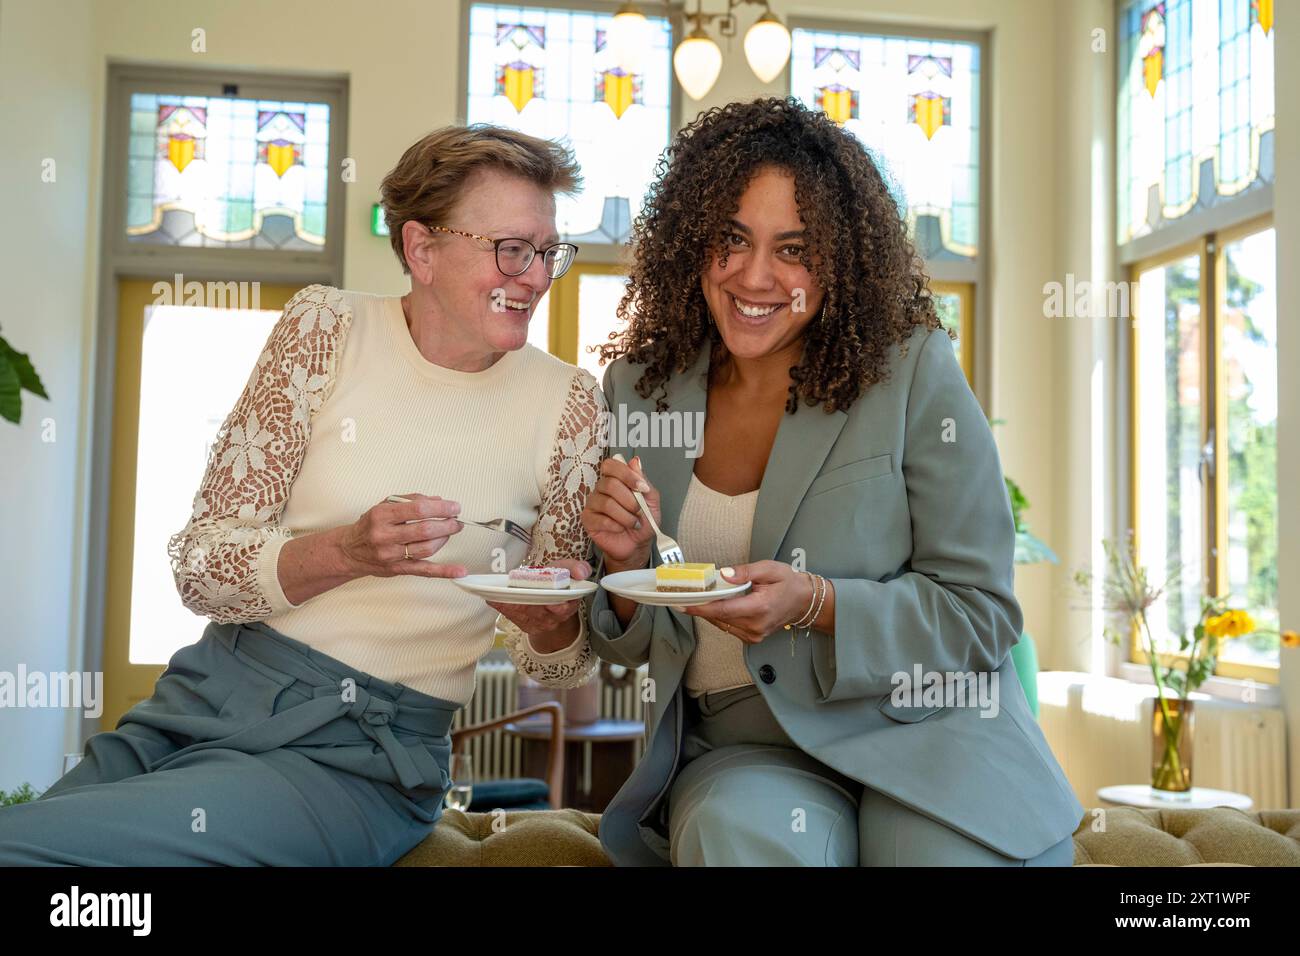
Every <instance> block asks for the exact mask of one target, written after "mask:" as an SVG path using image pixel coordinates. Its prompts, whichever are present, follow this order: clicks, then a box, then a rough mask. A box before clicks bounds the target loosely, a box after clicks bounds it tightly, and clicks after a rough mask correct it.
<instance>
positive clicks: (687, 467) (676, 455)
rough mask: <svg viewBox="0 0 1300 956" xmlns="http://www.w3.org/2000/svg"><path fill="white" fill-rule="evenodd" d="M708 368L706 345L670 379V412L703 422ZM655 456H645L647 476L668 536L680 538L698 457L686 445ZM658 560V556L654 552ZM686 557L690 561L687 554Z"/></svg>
mask: <svg viewBox="0 0 1300 956" xmlns="http://www.w3.org/2000/svg"><path fill="white" fill-rule="evenodd" d="M708 371H709V350H708V348H707V347H705V348H701V349H700V354H699V355H698V356H696V358H695V362H694V363H693V364H692V365H691V367H690V368H689V369H687V370H686V371H685V372H684V373H682V374H681V375H678V376H675V377H674V378H672V379H671V380H670V383H669V388H668V394H667V395H666V396H665V399H666V401H667V402H668V412H669V413H671V414H674V415H679V416H681V418H682V420H683V426H682V427H683V428H685V425H684V422H685V421H686V420H688V419H692V418H694V417H695V416H697V415H698V416H699V421H700V422H701V423H702V422H703V421H704V413H705V410H706V409H707V407H708V383H707V381H706V377H707V375H708ZM651 408H653V403H651ZM696 434H697V436H698V438H699V439H700V440H701V441H702V440H703V436H704V430H703V427H701V428H700V430H699V431H698V432H697V433H696ZM651 454H652V456H653V457H652V458H650V459H649V460H646V456H644V455H643V456H642V460H643V464H645V466H646V467H645V473H646V477H647V478H649V479H650V482H651V484H653V485H654V486H655V487H656V488H658V489H659V501H660V510H661V512H662V520H661V521H660V522H659V527H660V528H662V529H663V532H664V534H666V535H668V536H669V537H672V538H676V537H677V522H678V519H680V518H681V514H682V502H683V501H684V500H685V498H686V492H687V490H688V489H689V488H690V486H691V475H692V474H693V473H694V472H695V459H694V458H690V457H687V454H686V449H684V448H661V449H652V450H651ZM655 558H656V561H655V563H656V564H657V563H658V555H657V554H656V555H655ZM686 560H688V561H689V560H691V557H690V556H689V555H687V557H686Z"/></svg>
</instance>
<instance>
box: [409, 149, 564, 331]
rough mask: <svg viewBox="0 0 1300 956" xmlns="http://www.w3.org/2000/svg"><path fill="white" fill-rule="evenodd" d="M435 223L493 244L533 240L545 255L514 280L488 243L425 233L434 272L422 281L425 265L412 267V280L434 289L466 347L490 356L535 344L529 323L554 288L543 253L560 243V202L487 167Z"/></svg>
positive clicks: (441, 308)
mask: <svg viewBox="0 0 1300 956" xmlns="http://www.w3.org/2000/svg"><path fill="white" fill-rule="evenodd" d="M408 225H409V224H408ZM430 225H440V226H447V227H449V228H452V229H459V230H461V231H462V232H472V233H476V234H478V235H480V236H488V237H491V238H493V239H503V238H508V237H513V238H520V239H527V240H528V241H529V242H531V243H532V244H533V245H534V246H536V247H537V249H538V250H539V251H538V254H537V255H535V256H534V257H533V261H532V262H530V263H529V264H528V268H527V269H526V270H524V272H522V273H521V274H519V275H517V276H506V275H503V274H502V273H501V272H500V271H499V270H498V268H497V262H496V256H495V255H493V249H492V247H491V246H490V245H488V244H487V243H486V242H482V241H480V240H478V239H471V238H468V237H466V236H459V235H449V234H447V233H443V232H433V233H429V232H428V231H427V230H425V231H424V233H423V234H424V236H425V237H427V238H428V239H430V240H432V241H431V242H430V243H429V248H428V257H427V263H428V266H427V269H421V270H419V271H420V272H421V273H422V274H420V275H417V265H416V263H414V262H413V263H412V271H411V275H412V280H413V281H426V282H427V283H428V286H429V293H430V295H431V297H432V298H433V300H434V302H435V303H436V305H437V308H438V309H439V311H440V312H441V313H442V314H443V315H445V316H448V317H451V318H452V319H454V327H455V329H456V332H457V337H458V339H460V345H461V346H462V348H464V349H465V350H467V351H473V350H475V349H476V348H479V347H481V349H482V350H483V351H486V352H507V351H512V350H514V349H518V348H522V347H523V346H524V344H525V343H526V342H527V341H528V320H529V319H530V318H532V314H533V310H534V309H535V308H536V307H537V303H538V301H539V300H540V299H541V298H542V296H543V295H545V294H546V290H547V289H548V288H550V285H551V280H550V279H549V278H548V277H547V275H546V267H545V264H544V262H543V256H542V254H541V252H540V250H542V249H545V248H546V247H547V246H549V245H552V244H554V243H556V242H558V241H559V235H558V233H557V232H556V228H555V197H554V196H553V195H552V194H551V193H550V192H548V191H547V190H545V189H543V188H542V187H540V186H538V185H536V184H535V183H532V182H530V181H528V180H527V179H523V178H522V177H519V176H515V175H511V174H509V173H506V172H503V171H501V170H497V169H492V168H487V169H481V170H479V171H478V172H476V173H474V174H473V175H471V176H470V178H469V179H468V180H467V181H466V183H465V187H464V190H463V192H462V194H461V197H460V200H459V201H458V202H457V203H456V207H455V209H453V211H452V213H451V215H450V216H448V220H447V221H446V222H442V223H430ZM412 228H415V227H414V226H412ZM411 258H416V259H418V258H419V257H418V256H414V257H411ZM505 258H506V250H505V249H504V248H503V250H502V260H503V261H505Z"/></svg>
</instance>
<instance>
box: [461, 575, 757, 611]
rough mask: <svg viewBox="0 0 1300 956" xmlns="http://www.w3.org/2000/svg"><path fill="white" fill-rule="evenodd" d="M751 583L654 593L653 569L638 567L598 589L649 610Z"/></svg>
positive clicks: (722, 582) (712, 597)
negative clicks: (701, 589)
mask: <svg viewBox="0 0 1300 956" xmlns="http://www.w3.org/2000/svg"><path fill="white" fill-rule="evenodd" d="M462 580H463V579H462ZM749 585H750V582H749V581H746V582H745V583H744V584H727V583H726V579H725V578H723V577H722V576H721V575H719V577H718V584H717V586H715V587H714V588H713V590H711V591H656V590H655V569H654V568H641V569H640V570H637V571H619V572H618V573H617V574H607V575H605V576H604V577H603V578H601V579H600V586H601V587H603V588H604V589H605V590H606V591H609V592H610V593H612V594H617V595H618V596H619V597H625V598H627V599H628V600H629V601H636V603H637V604H647V605H650V606H652V607H690V606H691V605H692V604H707V603H708V602H710V601H718V600H721V599H723V598H729V597H735V596H736V595H737V594H743V593H744V592H746V591H748V590H749Z"/></svg>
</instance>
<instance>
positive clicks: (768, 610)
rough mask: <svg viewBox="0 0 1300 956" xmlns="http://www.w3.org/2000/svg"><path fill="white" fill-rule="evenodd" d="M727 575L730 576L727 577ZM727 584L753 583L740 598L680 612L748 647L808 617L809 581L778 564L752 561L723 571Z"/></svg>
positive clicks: (701, 605)
mask: <svg viewBox="0 0 1300 956" xmlns="http://www.w3.org/2000/svg"><path fill="white" fill-rule="evenodd" d="M728 572H730V573H728ZM721 573H722V574H723V575H724V576H725V577H724V580H725V581H726V582H727V583H728V584H743V583H744V582H745V581H752V582H753V585H754V586H753V587H752V588H750V589H749V590H748V591H746V592H745V593H744V594H742V595H740V596H739V597H734V598H723V599H721V600H718V601H710V602H709V603H707V604H695V605H692V606H690V607H684V608H681V610H683V611H685V612H686V613H687V614H690V615H693V616H695V617H701V618H703V619H704V620H706V621H708V622H709V623H710V624H712V625H713V626H714V627H717V628H720V629H722V630H724V631H726V632H727V633H728V634H734V635H735V636H736V637H738V638H740V639H741V640H742V641H745V642H746V643H748V644H757V643H759V642H760V641H761V640H763V638H765V637H767V635H769V634H771V633H772V632H773V631H779V630H781V628H783V627H784V626H785V625H786V624H789V623H790V622H791V621H797V620H799V619H800V618H801V617H803V616H804V614H806V613H807V611H808V607H809V605H810V604H811V602H812V597H813V588H812V581H811V579H810V578H809V576H808V575H806V574H803V573H801V572H799V571H796V570H795V569H794V568H792V567H791V566H790V565H788V564H785V563H784V562H781V561H755V562H754V563H753V564H738V565H736V566H735V567H734V568H723V569H722V572H721Z"/></svg>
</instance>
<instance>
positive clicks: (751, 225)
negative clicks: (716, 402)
mask: <svg viewBox="0 0 1300 956" xmlns="http://www.w3.org/2000/svg"><path fill="white" fill-rule="evenodd" d="M727 229H728V231H727V235H726V237H725V242H724V247H725V248H726V250H727V261H726V264H725V265H724V264H723V262H722V258H721V256H715V257H714V258H713V260H712V261H711V262H710V263H709V266H708V268H707V269H705V271H704V274H703V275H702V276H701V277H700V286H701V288H702V289H703V290H704V299H705V302H707V303H708V306H709V311H710V312H711V313H712V315H713V321H714V322H715V323H716V324H717V326H718V331H719V333H720V334H721V335H722V340H723V342H724V343H726V346H727V351H728V352H730V353H731V354H732V355H734V356H737V357H739V358H762V357H764V356H768V355H773V354H776V353H779V352H781V351H784V350H787V349H793V348H795V347H796V343H797V342H798V341H799V339H800V337H801V336H802V335H803V330H804V327H805V326H807V325H808V323H809V322H810V321H811V320H812V318H813V317H814V316H815V315H817V311H818V309H820V308H821V304H822V300H823V299H824V298H825V291H824V290H823V289H822V287H821V285H820V284H819V283H818V282H817V280H816V278H815V277H814V276H813V274H812V273H811V272H810V271H809V270H808V269H807V268H806V267H805V266H804V265H803V263H802V262H800V256H801V255H802V254H803V252H804V250H805V249H806V247H807V244H808V241H807V238H806V236H805V234H804V224H803V221H802V220H801V219H800V217H799V207H798V204H797V203H796V202H795V197H794V177H792V176H791V175H790V174H789V173H786V172H784V171H783V170H780V169H778V168H776V167H764V168H762V169H760V170H759V171H758V172H757V173H755V174H754V177H753V179H751V180H750V183H749V186H748V187H747V188H746V189H745V192H744V194H743V195H742V196H741V197H740V208H739V209H738V210H737V211H736V214H735V217H734V218H733V219H732V220H731V223H730V225H729V226H728V227H727ZM813 261H815V257H814V258H813Z"/></svg>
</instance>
